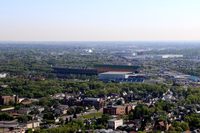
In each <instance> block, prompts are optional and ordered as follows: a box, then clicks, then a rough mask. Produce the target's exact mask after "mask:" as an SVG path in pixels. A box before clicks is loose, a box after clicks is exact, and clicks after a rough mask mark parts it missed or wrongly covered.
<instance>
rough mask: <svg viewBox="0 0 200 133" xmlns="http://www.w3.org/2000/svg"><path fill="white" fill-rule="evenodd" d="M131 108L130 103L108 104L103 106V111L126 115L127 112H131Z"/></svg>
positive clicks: (110, 113)
mask: <svg viewBox="0 0 200 133" xmlns="http://www.w3.org/2000/svg"><path fill="white" fill-rule="evenodd" d="M131 109H132V107H131V106H130V105H124V106H121V105H120V106H107V107H105V108H103V113H104V114H109V115H125V114H129V112H130V111H131Z"/></svg>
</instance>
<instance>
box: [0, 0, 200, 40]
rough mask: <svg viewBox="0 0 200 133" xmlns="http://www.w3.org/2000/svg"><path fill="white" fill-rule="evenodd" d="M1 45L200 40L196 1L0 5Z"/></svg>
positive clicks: (2, 1) (36, 0) (53, 0)
mask: <svg viewBox="0 0 200 133" xmlns="http://www.w3.org/2000/svg"><path fill="white" fill-rule="evenodd" d="M0 40H2V41H119V40H120V41H135V40H200V0H0Z"/></svg>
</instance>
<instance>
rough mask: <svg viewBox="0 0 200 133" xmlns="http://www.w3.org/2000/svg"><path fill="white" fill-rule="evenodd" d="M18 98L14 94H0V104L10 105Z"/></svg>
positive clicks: (17, 100)
mask: <svg viewBox="0 0 200 133" xmlns="http://www.w3.org/2000/svg"><path fill="white" fill-rule="evenodd" d="M18 102H19V98H18V96H16V95H13V96H0V105H10V104H14V103H18Z"/></svg>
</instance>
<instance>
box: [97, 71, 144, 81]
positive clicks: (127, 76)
mask: <svg viewBox="0 0 200 133" xmlns="http://www.w3.org/2000/svg"><path fill="white" fill-rule="evenodd" d="M98 77H99V80H101V81H104V82H144V80H145V78H146V77H145V75H142V74H133V73H132V72H104V73H100V74H99V75H98Z"/></svg>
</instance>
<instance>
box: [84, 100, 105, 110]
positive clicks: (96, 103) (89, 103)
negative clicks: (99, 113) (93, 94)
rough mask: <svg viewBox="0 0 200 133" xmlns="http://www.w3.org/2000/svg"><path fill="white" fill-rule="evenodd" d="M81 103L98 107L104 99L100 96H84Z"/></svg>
mask: <svg viewBox="0 0 200 133" xmlns="http://www.w3.org/2000/svg"><path fill="white" fill-rule="evenodd" d="M82 104H83V106H94V107H95V108H98V109H100V108H102V107H103V106H104V100H103V99H101V98H84V99H83V100H82Z"/></svg>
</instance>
